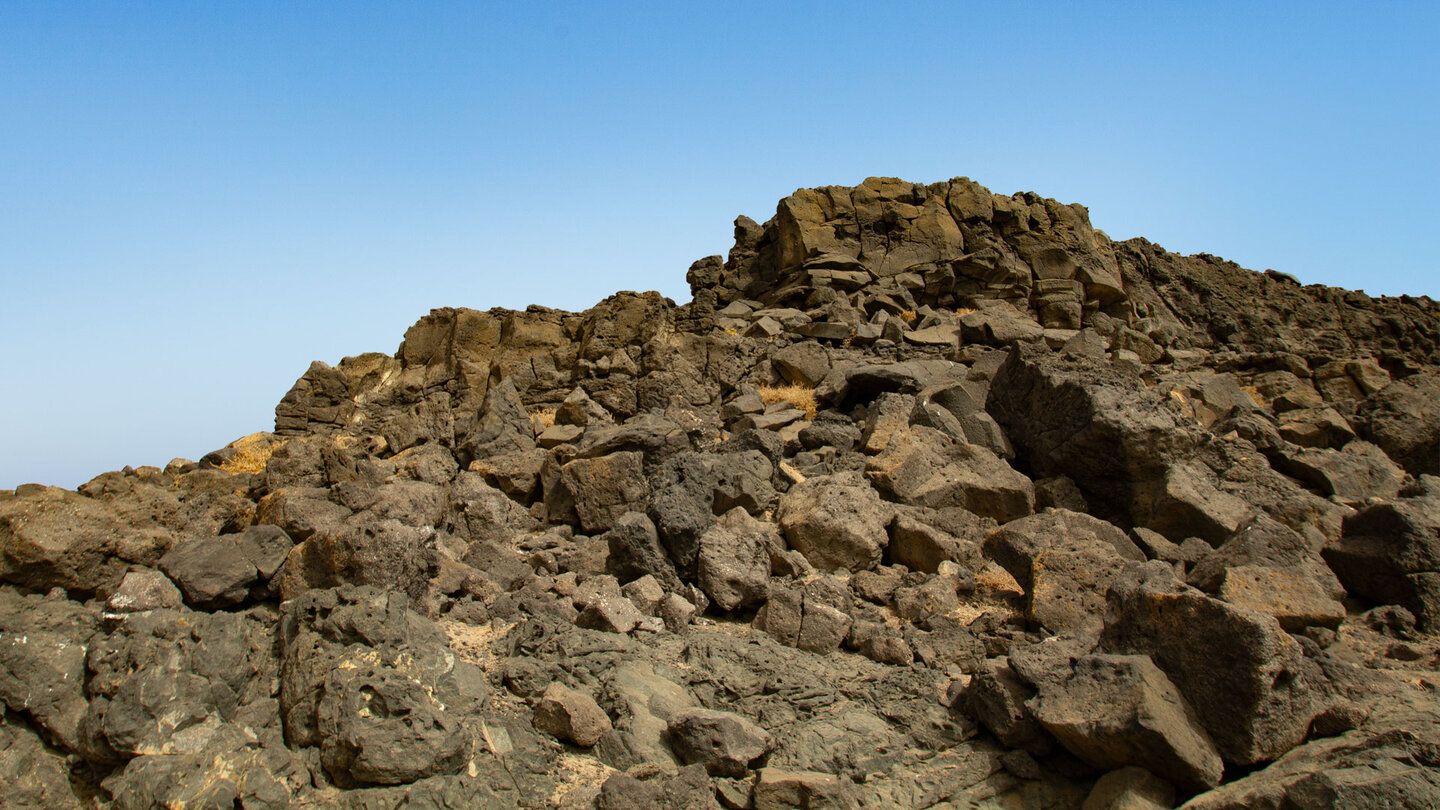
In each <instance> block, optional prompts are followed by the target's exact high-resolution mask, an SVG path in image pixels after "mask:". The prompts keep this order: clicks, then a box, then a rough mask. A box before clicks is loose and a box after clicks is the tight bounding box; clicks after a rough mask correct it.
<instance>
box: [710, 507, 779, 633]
mask: <svg viewBox="0 0 1440 810" xmlns="http://www.w3.org/2000/svg"><path fill="white" fill-rule="evenodd" d="M779 544H780V541H779V537H778V536H776V531H775V527H774V524H771V523H769V522H766V521H760V520H756V519H755V518H753V517H751V516H750V514H749V513H748V512H746V511H745V510H744V509H742V508H740V507H738V506H737V507H735V508H734V509H731V510H730V511H728V512H726V513H725V514H724V515H722V516H721V517H720V520H719V521H718V522H717V523H716V524H715V525H714V526H711V527H710V529H709V530H708V531H707V532H705V534H703V535H701V537H700V557H699V579H698V584H699V585H700V589H701V590H703V591H705V595H706V596H709V597H710V601H711V602H712V603H713V604H714V605H715V606H716V607H718V608H720V609H721V610H735V609H737V608H741V607H751V606H758V605H760V604H762V603H763V602H764V601H765V598H766V593H767V585H768V583H769V579H770V548H771V547H772V546H778V545H779Z"/></svg>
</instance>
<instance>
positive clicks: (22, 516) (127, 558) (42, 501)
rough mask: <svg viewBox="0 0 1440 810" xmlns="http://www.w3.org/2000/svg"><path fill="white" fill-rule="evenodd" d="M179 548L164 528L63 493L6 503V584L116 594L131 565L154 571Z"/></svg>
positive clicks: (1, 548) (2, 534) (0, 563)
mask: <svg viewBox="0 0 1440 810" xmlns="http://www.w3.org/2000/svg"><path fill="white" fill-rule="evenodd" d="M173 543H174V539H173V538H172V537H171V535H170V533H169V532H168V531H166V530H164V529H163V528H161V527H160V526H157V525H154V524H153V523H142V524H140V525H132V524H129V523H126V522H124V521H122V520H121V519H120V517H119V516H118V515H116V513H115V512H114V510H112V509H111V508H109V507H108V506H106V505H105V504H102V503H100V502H99V501H95V500H93V499H91V498H86V497H84V496H81V495H77V494H76V493H73V492H67V491H65V490H63V489H59V488H58V487H37V488H33V489H31V490H28V491H26V492H24V493H23V494H21V493H17V494H16V497H13V498H8V499H6V500H3V501H0V579H3V580H4V581H6V582H10V583H13V584H15V585H20V586H22V587H25V588H29V589H30V590H33V591H42V592H43V591H46V590H49V589H50V588H57V587H58V588H65V589H66V590H71V591H77V592H81V593H90V592H94V591H95V590H96V589H99V588H113V587H114V586H116V585H118V584H120V579H121V578H122V577H123V576H124V575H125V571H126V568H127V567H128V565H129V564H131V563H134V564H136V565H143V566H146V567H154V566H155V564H156V563H157V562H159V560H160V557H161V555H163V554H164V553H165V552H166V551H167V550H169V548H170V546H171V545H172V544H173Z"/></svg>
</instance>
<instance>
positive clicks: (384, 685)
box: [315, 660, 470, 785]
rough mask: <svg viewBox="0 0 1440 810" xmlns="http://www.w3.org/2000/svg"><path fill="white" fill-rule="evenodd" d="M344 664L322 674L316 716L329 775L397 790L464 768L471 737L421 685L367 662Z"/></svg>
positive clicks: (323, 760) (395, 672)
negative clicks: (328, 672)
mask: <svg viewBox="0 0 1440 810" xmlns="http://www.w3.org/2000/svg"><path fill="white" fill-rule="evenodd" d="M345 663H346V664H349V665H348V666H346V665H345V664H342V665H341V666H337V667H336V668H335V669H334V670H332V671H331V672H330V674H329V675H327V676H326V678H325V684H324V687H323V690H324V691H323V697H321V699H320V701H319V703H318V705H317V706H316V711H315V718H316V730H317V731H318V732H319V735H320V761H321V763H322V764H323V765H324V766H325V770H326V771H328V772H329V773H330V775H331V777H332V778H334V779H336V780H339V781H341V782H342V783H343V782H346V781H353V782H360V783H367V782H368V783H374V784H382V785H398V784H405V783H408V782H414V781H415V780H417V779H423V778H424V777H427V776H432V775H435V774H444V773H457V772H458V771H460V769H461V768H463V767H464V765H465V755H466V753H467V749H468V747H469V743H470V735H469V734H468V733H467V732H466V731H465V729H464V728H463V727H462V726H460V724H459V723H458V722H456V721H455V720H453V719H451V718H450V716H449V715H448V714H446V711H445V707H444V706H443V705H441V704H440V703H439V702H438V701H437V700H436V699H435V698H434V697H432V696H431V695H430V694H429V693H428V692H427V691H426V690H425V689H424V687H423V686H422V684H421V683H419V682H418V681H416V680H415V679H413V678H411V677H408V676H407V675H405V674H403V673H401V672H399V671H396V670H393V669H390V668H388V667H381V666H376V665H375V664H372V663H370V662H367V661H363V660H362V661H353V660H352V661H347V662H345Z"/></svg>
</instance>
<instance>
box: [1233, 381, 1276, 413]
mask: <svg viewBox="0 0 1440 810" xmlns="http://www.w3.org/2000/svg"><path fill="white" fill-rule="evenodd" d="M1240 390H1241V391H1244V392H1245V393H1247V394H1249V395H1250V398H1251V399H1253V400H1255V404H1256V405H1258V406H1260V407H1262V408H1268V407H1270V403H1268V402H1266V401H1265V395H1264V394H1262V393H1260V389H1259V388H1256V387H1255V386H1253V385H1242V386H1240Z"/></svg>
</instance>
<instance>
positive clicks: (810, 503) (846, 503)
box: [775, 473, 890, 572]
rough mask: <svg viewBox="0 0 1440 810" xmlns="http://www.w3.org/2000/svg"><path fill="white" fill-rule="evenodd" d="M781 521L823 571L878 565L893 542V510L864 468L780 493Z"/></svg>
mask: <svg viewBox="0 0 1440 810" xmlns="http://www.w3.org/2000/svg"><path fill="white" fill-rule="evenodd" d="M775 522H776V523H778V524H779V526H780V530H781V531H783V532H784V533H785V539H786V540H787V541H788V542H789V543H790V545H791V547H793V548H794V549H796V550H797V551H799V552H800V553H801V554H803V555H805V559H806V560H808V561H809V562H810V564H811V565H813V566H815V567H816V568H819V569H821V570H823V571H834V570H836V569H840V568H844V569H846V570H849V571H852V572H853V571H864V570H866V569H869V568H874V567H875V566H876V565H877V564H878V563H879V562H880V557H881V554H882V552H883V551H884V549H885V546H886V544H888V543H889V542H890V536H889V534H888V533H887V532H886V531H885V526H886V524H888V523H889V522H890V510H889V509H888V508H887V507H886V505H885V504H884V502H883V501H881V500H880V495H879V494H878V493H877V492H875V490H874V489H873V488H871V486H870V485H869V484H867V483H865V479H864V478H862V477H861V476H860V475H859V474H858V473H843V474H839V475H829V476H816V477H814V478H807V479H806V480H804V481H802V482H800V483H799V484H796V485H795V486H793V487H791V488H790V491H789V492H787V493H785V495H784V496H783V497H782V498H781V499H780V508H779V509H777V510H776V513H775Z"/></svg>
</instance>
